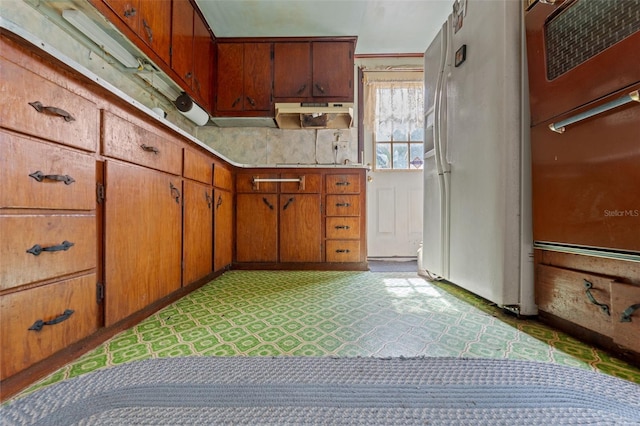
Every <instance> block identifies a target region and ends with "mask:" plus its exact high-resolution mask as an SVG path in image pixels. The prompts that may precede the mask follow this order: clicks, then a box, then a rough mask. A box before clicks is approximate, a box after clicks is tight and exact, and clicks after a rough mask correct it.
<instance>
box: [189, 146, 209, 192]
mask: <svg viewBox="0 0 640 426" xmlns="http://www.w3.org/2000/svg"><path fill="white" fill-rule="evenodd" d="M183 175H184V177H186V178H187V179H193V180H197V181H199V182H202V183H206V184H208V185H211V183H212V182H213V161H212V159H211V157H209V156H207V155H204V154H200V153H199V152H195V151H192V150H190V149H185V150H184V172H183Z"/></svg>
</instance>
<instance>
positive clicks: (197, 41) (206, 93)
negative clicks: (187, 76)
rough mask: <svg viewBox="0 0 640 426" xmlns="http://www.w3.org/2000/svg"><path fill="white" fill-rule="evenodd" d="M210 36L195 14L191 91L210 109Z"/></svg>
mask: <svg viewBox="0 0 640 426" xmlns="http://www.w3.org/2000/svg"><path fill="white" fill-rule="evenodd" d="M212 54H213V52H212V42H211V34H209V30H208V29H207V26H206V25H205V23H204V22H203V21H202V19H200V16H198V15H197V14H196V15H194V17H193V81H192V89H193V93H194V95H195V96H196V97H197V98H198V101H199V103H201V104H202V106H203V107H204V108H205V109H207V110H209V109H211V95H212V93H211V86H212V85H211V79H212V75H211V74H212V68H213V67H212V65H213V64H212Z"/></svg>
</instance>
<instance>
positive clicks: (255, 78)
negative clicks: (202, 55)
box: [216, 42, 273, 115]
mask: <svg viewBox="0 0 640 426" xmlns="http://www.w3.org/2000/svg"><path fill="white" fill-rule="evenodd" d="M217 46H218V58H217V64H218V71H217V73H216V75H217V77H218V90H217V97H216V113H218V114H220V115H225V113H230V112H233V113H237V112H248V113H249V115H250V114H251V113H252V112H262V114H264V113H265V112H267V113H268V112H270V111H271V109H272V108H271V107H272V96H271V87H272V78H273V77H272V66H271V46H272V44H271V43H235V42H234V43H220V42H218V43H217Z"/></svg>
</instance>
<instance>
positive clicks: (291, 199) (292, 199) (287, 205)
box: [282, 197, 294, 210]
mask: <svg viewBox="0 0 640 426" xmlns="http://www.w3.org/2000/svg"><path fill="white" fill-rule="evenodd" d="M293 201H294V198H293V197H291V198H289V199H288V200H287V202H286V203H285V205H284V207H282V210H286V209H287V207H289V204H291V203H292V202H293Z"/></svg>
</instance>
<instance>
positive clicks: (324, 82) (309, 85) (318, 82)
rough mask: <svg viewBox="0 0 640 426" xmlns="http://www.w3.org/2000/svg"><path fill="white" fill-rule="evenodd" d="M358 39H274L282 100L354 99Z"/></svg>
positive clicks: (276, 91)
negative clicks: (277, 40) (355, 57)
mask: <svg viewBox="0 0 640 426" xmlns="http://www.w3.org/2000/svg"><path fill="white" fill-rule="evenodd" d="M354 50H355V39H351V40H340V41H329V40H325V41H311V40H309V41H291V42H288V41H282V42H276V43H274V65H273V67H274V80H273V90H274V98H275V99H276V101H279V102H313V101H314V100H315V101H318V102H329V101H338V102H340V101H344V102H353V99H354V86H353V75H354V57H353V54H354Z"/></svg>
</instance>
